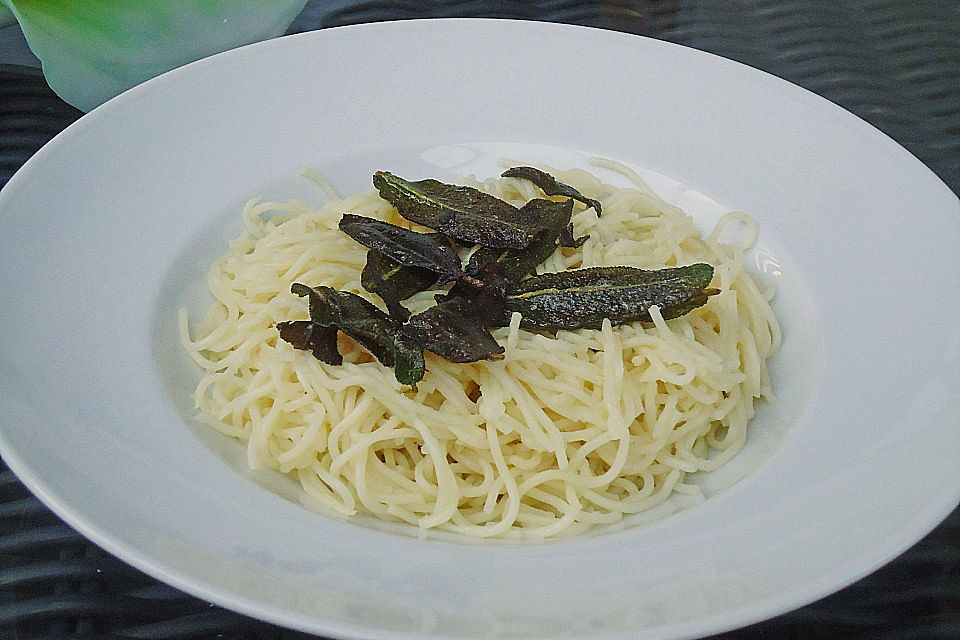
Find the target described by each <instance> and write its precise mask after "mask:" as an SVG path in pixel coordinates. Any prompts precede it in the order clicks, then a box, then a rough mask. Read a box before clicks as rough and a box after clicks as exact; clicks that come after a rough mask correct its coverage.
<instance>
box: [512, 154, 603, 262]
mask: <svg viewBox="0 0 960 640" xmlns="http://www.w3.org/2000/svg"><path fill="white" fill-rule="evenodd" d="M500 175H501V176H503V177H504V178H523V179H525V180H529V181H530V182H532V183H533V184H535V185H537V186H538V187H540V190H541V191H543V192H544V193H545V194H547V195H548V196H566V197H568V198H573V199H574V200H578V201H580V202H582V203H583V204H585V205H587V206H588V207H593V209H594V211H596V212H597V215H598V216H599V215H600V203H599V202H598V201H597V200H594V199H593V198H588V197H586V196H584V195H583V194H581V193H580V192H579V191H577V190H576V189H574V188H573V187H571V186H570V185H568V184H564V183H562V182H560V181H559V180H557V179H556V178H554V177H553V176H552V175H550V174H549V173H547V172H546V171H541V170H540V169H536V168H534V167H511V168H510V169H507V170H506V171H504V172H503V173H502V174H500ZM564 246H566V245H564Z"/></svg>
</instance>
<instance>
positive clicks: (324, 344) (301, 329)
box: [277, 320, 343, 364]
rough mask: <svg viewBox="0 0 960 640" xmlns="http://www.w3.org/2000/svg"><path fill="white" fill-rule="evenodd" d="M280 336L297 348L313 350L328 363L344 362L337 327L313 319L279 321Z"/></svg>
mask: <svg viewBox="0 0 960 640" xmlns="http://www.w3.org/2000/svg"><path fill="white" fill-rule="evenodd" d="M277 329H278V330H279V331H280V337H281V338H283V339H284V340H286V341H287V342H289V343H290V344H292V345H293V346H294V347H296V348H297V349H303V350H304V351H311V352H313V355H314V357H316V358H317V360H320V361H322V362H326V363H327V364H343V356H341V355H340V352H339V351H338V350H337V328H336V327H333V326H331V327H324V326H322V325H319V324H317V323H315V322H313V321H312V320H296V321H294V322H279V323H277Z"/></svg>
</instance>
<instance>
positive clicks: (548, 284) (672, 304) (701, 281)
mask: <svg viewBox="0 0 960 640" xmlns="http://www.w3.org/2000/svg"><path fill="white" fill-rule="evenodd" d="M712 278H713V267H712V266H710V265H708V264H703V263H698V264H692V265H689V266H686V267H676V268H672V269H658V270H653V271H646V270H643V269H635V268H633V267H591V268H588V269H575V270H572V271H560V272H558V273H545V274H543V275H539V276H534V277H532V278H528V279H527V280H524V281H523V282H521V283H520V284H519V285H517V286H516V287H514V288H513V290H511V291H510V292H509V294H508V295H507V300H506V308H507V311H509V312H514V311H517V312H519V313H520V314H521V316H523V324H524V326H526V327H533V328H540V329H581V328H587V329H599V328H600V326H601V324H602V323H603V319H604V318H609V319H610V322H611V323H613V324H614V325H618V324H623V323H625V322H633V321H637V320H642V321H648V322H649V321H650V319H651V318H650V313H649V310H650V307H652V306H654V305H656V306H657V307H658V308H660V309H661V310H662V313H663V315H664V317H669V318H674V317H678V316H679V315H682V314H683V313H687V312H689V311H691V310H693V309H695V308H697V307H699V306H702V305H703V304H705V303H706V301H707V298H708V297H709V296H710V295H712V294H713V293H716V290H714V289H706V287H707V286H708V285H709V284H710V280H711V279H712Z"/></svg>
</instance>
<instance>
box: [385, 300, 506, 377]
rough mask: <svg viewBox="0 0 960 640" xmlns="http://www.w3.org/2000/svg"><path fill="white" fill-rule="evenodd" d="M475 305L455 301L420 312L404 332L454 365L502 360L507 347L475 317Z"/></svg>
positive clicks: (409, 322) (404, 326) (448, 301)
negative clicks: (501, 344) (472, 310)
mask: <svg viewBox="0 0 960 640" xmlns="http://www.w3.org/2000/svg"><path fill="white" fill-rule="evenodd" d="M470 306H471V302H470V301H469V300H467V299H465V298H459V297H458V298H451V299H449V300H446V301H445V302H441V303H440V304H438V305H435V306H432V307H430V308H429V309H427V310H426V311H424V312H423V313H418V314H416V315H414V316H413V317H411V318H410V320H409V321H408V322H407V324H405V325H403V327H402V328H401V329H400V331H401V332H402V333H403V334H405V335H406V336H407V337H409V338H411V339H412V340H415V341H416V342H417V343H419V344H421V345H423V347H424V348H425V349H427V350H428V351H432V352H433V353H435V354H437V355H438V356H442V357H444V358H446V359H447V360H449V361H450V362H476V361H477V360H499V359H500V358H502V357H503V347H501V346H500V344H499V343H497V341H496V340H495V339H494V337H493V336H492V335H490V332H489V331H488V330H487V328H486V327H485V326H484V325H483V324H482V323H481V322H480V321H479V320H478V319H477V318H475V317H474V316H473V314H472V313H471V310H470Z"/></svg>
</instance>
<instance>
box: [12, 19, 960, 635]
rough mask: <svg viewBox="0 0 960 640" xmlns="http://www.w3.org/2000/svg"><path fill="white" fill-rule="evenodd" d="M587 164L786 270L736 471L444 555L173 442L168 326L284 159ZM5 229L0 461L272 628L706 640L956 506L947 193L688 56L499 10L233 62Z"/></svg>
mask: <svg viewBox="0 0 960 640" xmlns="http://www.w3.org/2000/svg"><path fill="white" fill-rule="evenodd" d="M584 153H592V154H599V155H604V156H607V157H611V158H615V159H619V160H625V161H628V162H631V163H634V164H636V165H639V166H642V167H645V168H646V169H647V170H649V172H656V173H657V174H660V175H663V176H669V177H670V178H671V179H673V180H675V181H677V182H676V183H671V182H669V181H668V180H663V181H661V182H660V183H659V184H660V185H661V187H665V188H667V189H668V191H669V193H667V194H666V195H668V196H669V197H671V198H673V199H676V200H679V201H682V202H685V203H686V204H687V205H689V206H691V208H692V209H693V210H694V211H695V213H697V214H698V216H699V220H700V222H701V223H703V224H708V223H709V221H710V220H709V218H710V216H712V215H715V214H716V212H717V211H718V210H719V209H718V208H717V206H715V205H712V204H711V203H710V201H709V200H707V199H699V197H698V196H697V193H704V194H708V195H709V196H711V197H712V198H714V199H715V200H716V201H717V202H720V203H722V204H723V205H724V207H729V208H736V209H742V210H746V211H749V212H751V213H752V214H753V215H754V216H755V217H756V218H757V220H758V221H759V224H760V229H761V234H762V238H763V244H762V245H761V247H760V249H759V250H758V251H757V252H755V254H754V256H753V257H754V258H755V259H756V264H755V266H756V268H758V269H759V270H761V271H766V272H767V273H768V275H769V276H776V274H777V273H780V274H782V275H780V276H779V278H780V287H781V290H780V293H779V294H778V298H777V311H778V313H779V314H780V316H781V319H782V321H783V325H784V329H785V333H786V336H787V337H786V342H785V344H784V350H783V352H782V353H781V354H780V356H778V358H777V361H776V362H775V363H774V370H773V375H774V384H775V388H776V390H777V391H778V393H779V395H780V402H778V403H777V404H775V405H771V406H769V407H767V408H765V409H764V411H763V413H762V414H761V415H760V416H758V419H757V421H756V423H755V424H754V425H753V427H752V429H753V431H752V435H751V438H752V439H753V440H752V442H753V443H760V444H752V447H753V448H752V449H748V450H747V451H745V452H744V454H741V456H739V457H738V459H737V460H736V461H734V463H732V464H733V467H732V469H734V471H733V474H734V477H733V478H732V479H736V477H737V476H738V474H739V476H745V477H744V478H743V479H742V480H741V481H739V482H737V483H736V484H734V485H733V486H732V487H730V488H727V489H726V490H724V491H722V492H720V493H718V494H716V495H712V496H711V497H710V498H708V499H707V500H706V501H705V502H704V503H703V504H701V505H698V506H695V507H693V508H691V509H688V510H685V511H683V512H681V513H679V514H677V515H673V516H670V517H667V518H665V519H662V520H659V521H657V522H655V523H648V524H640V525H636V526H632V527H620V528H618V529H617V530H614V531H607V532H605V533H601V534H598V535H593V536H587V537H583V538H579V539H574V540H568V541H562V542H553V543H547V544H541V545H529V544H528V545H516V544H515V545H503V544H500V545H497V544H494V545H477V544H462V543H456V542H443V541H436V540H432V539H422V538H417V537H415V536H403V535H396V533H395V532H394V531H391V530H390V528H389V527H387V528H383V527H381V528H379V529H373V528H365V527H361V526H357V525H356V524H353V523H349V522H340V521H336V520H333V519H330V518H326V517H323V516H319V515H316V514H314V513H311V512H308V511H306V510H305V509H303V508H301V507H299V506H298V505H296V504H295V503H293V502H291V501H288V500H286V499H284V498H282V497H280V496H278V495H277V494H276V493H275V492H273V491H271V490H267V489H265V488H264V487H263V486H261V484H260V483H259V482H263V481H264V480H263V478H251V477H249V476H248V475H247V476H245V475H244V474H242V473H240V472H238V471H237V470H236V469H234V468H233V467H232V466H231V465H230V464H229V463H227V462H225V461H224V460H225V459H229V457H230V455H231V454H230V451H231V449H230V447H229V446H227V443H225V442H223V441H222V440H218V439H217V438H212V437H208V434H205V432H202V431H200V430H199V429H197V428H195V427H194V426H193V425H192V424H191V422H190V421H189V420H188V419H187V417H186V416H187V414H188V413H189V399H188V398H187V395H188V394H189V392H190V390H191V388H192V385H193V383H194V381H195V379H196V372H194V371H192V370H191V369H190V368H189V366H187V365H185V364H184V357H183V356H182V354H181V352H180V349H179V347H178V346H177V344H176V337H175V323H174V314H175V308H176V306H178V305H179V304H181V303H187V304H194V305H196V304H197V300H198V298H197V296H196V291H197V290H198V288H199V287H200V286H201V284H200V281H201V277H202V274H203V272H204V270H205V269H206V267H207V265H208V263H209V261H210V260H211V259H212V258H213V257H214V256H215V255H217V254H218V253H220V252H221V251H222V250H223V249H224V241H225V239H227V238H229V237H231V236H232V235H234V234H236V233H237V232H238V230H239V228H240V221H239V215H238V212H239V206H240V204H241V203H242V202H243V201H244V200H245V199H246V198H247V197H249V196H252V195H263V196H266V197H285V196H291V195H293V196H301V197H310V198H313V199H314V200H316V201H318V202H319V201H320V200H321V199H320V196H319V194H318V193H317V192H316V191H311V190H309V189H307V188H306V187H305V186H304V185H303V184H301V183H297V182H296V180H295V178H294V176H295V173H296V171H297V169H298V168H300V167H301V166H303V165H309V166H312V167H314V168H316V169H318V170H320V171H322V172H324V173H326V174H327V175H328V176H330V178H331V179H332V180H333V182H334V183H336V184H337V185H338V186H339V187H340V188H341V189H343V190H344V191H345V192H350V191H354V190H357V189H360V188H363V187H365V186H366V185H367V184H369V182H368V181H369V176H370V174H371V173H372V172H373V171H374V170H375V169H380V168H389V169H391V170H394V171H397V172H406V173H408V174H410V175H421V176H427V175H432V176H436V177H450V176H451V175H454V174H457V173H462V172H464V171H469V170H477V171H479V172H492V171H493V170H494V169H495V167H494V165H493V157H494V156H495V155H508V156H509V155H512V156H515V157H517V156H519V157H521V159H523V160H528V161H543V160H547V161H551V162H552V163H553V164H557V165H565V164H566V165H571V164H582V163H583V158H584V157H585V156H584ZM648 175H654V174H653V173H648ZM671 184H672V185H673V186H672V187H671V186H670V185H671ZM678 184H679V186H678ZM0 222H2V224H0V229H2V230H3V231H2V234H0V335H2V336H3V340H2V341H0V370H2V371H3V376H2V377H0V452H2V455H3V457H4V459H5V460H6V461H7V463H8V464H9V465H10V466H11V467H12V468H13V469H14V471H15V472H16V473H17V474H18V475H19V476H20V477H21V478H22V479H23V480H24V482H26V484H27V485H28V486H29V487H30V488H31V489H32V490H33V491H34V492H35V493H36V494H37V495H38V496H40V498H41V499H43V500H44V501H45V502H46V503H47V504H48V505H49V506H50V507H51V508H53V509H54V511H56V512H57V513H58V514H59V515H61V516H62V517H63V518H65V519H66V520H67V521H68V522H69V523H70V524H72V525H73V526H75V527H76V528H78V529H79V530H80V531H81V532H83V533H84V534H85V535H87V536H89V537H90V538H91V539H92V540H94V541H95V542H97V543H98V544H100V545H102V546H103V547H105V548H106V549H107V550H109V551H111V552H113V553H115V554H116V555H118V556H119V557H121V558H123V559H124V560H126V561H128V562H130V563H131V564H133V565H135V566H137V567H140V568H141V569H143V570H145V571H147V572H149V573H151V574H152V575H154V576H156V577H158V578H160V579H162V580H164V581H166V582H169V583H171V584H173V585H176V586H178V587H180V588H182V589H184V590H186V591H189V592H191V593H193V594H196V595H198V596H200V597H203V598H206V599H209V600H211V601H213V602H216V603H219V604H222V605H224V606H227V607H230V608H233V609H236V610H238V611H242V612H244V613H247V614H250V615H253V616H257V617H259V618H263V619H265V620H270V621H273V622H277V623H280V624H284V625H288V626H291V627H296V628H300V629H303V630H307V631H313V632H317V633H322V634H327V635H331V636H338V637H365V638H374V637H377V638H383V637H405V638H415V637H423V638H427V637H429V638H434V637H481V636H523V637H528V638H529V637H547V636H558V635H564V636H596V637H604V638H616V637H623V638H627V637H629V638H680V637H694V636H698V635H702V634H707V633H710V632H716V631H720V630H723V629H728V628H732V627H735V626H739V625H744V624H747V623H750V622H754V621H757V620H760V619H762V618H765V617H768V616H772V615H775V614H778V613H781V612H783V611H786V610H788V609H791V608H794V607H797V606H800V605H802V604H804V603H807V602H809V601H811V600H814V599H815V598H818V597H820V596H822V595H825V594H827V593H829V592H830V591H833V590H835V589H838V588H840V587H842V586H844V585H846V584H848V583H850V582H851V581H853V580H855V579H857V578H859V577H860V576H863V575H864V574H866V573H868V572H870V571H872V570H874V569H876V568H877V567H879V566H880V565H881V564H883V563H884V562H886V561H888V560H889V559H891V558H892V557H894V556H895V555H897V554H898V553H900V552H902V551H903V550H905V549H906V548H907V547H908V546H910V545H911V544H912V543H913V542H915V541H916V540H918V539H919V538H920V537H922V536H923V535H924V534H925V533H926V532H928V531H929V530H930V529H931V528H932V527H933V526H934V525H935V524H936V523H937V522H939V521H940V520H941V519H942V518H943V517H945V516H946V515H947V514H948V513H949V512H950V511H951V509H953V508H954V507H955V505H956V504H957V502H958V497H960V484H958V483H960V466H958V465H960V463H958V460H960V429H958V424H957V422H958V415H960V367H958V360H960V358H958V353H960V331H958V329H960V320H958V310H960V287H957V284H956V278H957V275H958V272H960V205H958V201H957V198H956V197H955V196H954V195H953V194H952V193H951V192H950V191H949V190H948V189H947V188H946V187H945V186H944V185H943V183H941V182H940V181H939V180H938V179H937V178H936V177H935V176H934V175H933V174H932V173H931V172H930V171H929V170H927V169H926V168H925V167H924V166H923V165H922V164H921V163H920V162H918V161H917V160H916V159H915V158H913V157H912V156H911V155H910V154H908V153H907V152H906V151H905V150H904V149H903V148H901V147H900V146H898V145H897V144H895V143H894V142H892V141H891V140H890V139H889V138H887V137H885V136H884V135H882V134H881V133H879V132H878V131H876V130H875V129H873V128H871V127H870V126H868V125H866V124H865V123H863V122H862V121H860V120H858V119H857V118H855V117H854V116H852V115H850V114H849V113H847V112H846V111H843V110H842V109H840V108H838V107H836V106H834V105H832V104H830V103H828V102H827V101H825V100H822V99H820V98H818V97H816V96H814V95H813V94H810V93H808V92H806V91H803V90H801V89H799V88H797V87H795V86H793V85H790V84H788V83H786V82H783V81H781V80H779V79H777V78H774V77H772V76H769V75H766V74H764V73H761V72H759V71H756V70H753V69H750V68H747V67H744V66H742V65H739V64H736V63H733V62H730V61H728V60H724V59H721V58H717V57H714V56H711V55H708V54H705V53H702V52H699V51H695V50H692V49H687V48H683V47H679V46H675V45H671V44H666V43H663V42H658V41H655V40H648V39H645V38H639V37H634V36H629V35H624V34H619V33H613V32H606V31H597V30H591V29H585V28H579V27H570V26H559V25H552V24H538V23H530V22H509V21H493V20H483V21H480V20H471V21H466V20H441V21H413V22H402V23H386V24H375V25H367V26H358V27H346V28H340V29H332V30H329V31H321V32H315V33H308V34H303V35H299V36H294V37H290V38H283V39H280V40H275V41H271V42H267V43H263V44H259V45H254V46H251V47H246V48H243V49H239V50H236V51H232V52H228V53H226V54H222V55H219V56H215V57H213V58H210V59H207V60H203V61H200V62H198V63H196V64H192V65H189V66H187V67H185V68H183V69H179V70H176V71H173V72H171V73H169V74H166V75H164V76H162V77H160V78H158V79H156V80H153V81H151V82H148V83H146V84H145V85H143V86H141V87H138V88H136V89H134V90H132V91H130V92H128V93H126V94H124V95H122V96H120V97H119V98H117V99H115V100H112V101H110V102H109V103H107V104H106V105H104V106H103V107H101V108H99V109H97V110H96V111H94V112H93V113H91V114H89V115H88V116H86V117H84V118H82V119H81V120H80V121H79V122H77V123H76V124H74V125H73V126H71V127H70V128H69V129H68V130H67V131H65V132H64V133H62V134H61V135H59V136H58V137H57V138H56V139H55V140H54V141H53V142H51V143H50V144H49V145H47V146H46V147H45V148H44V149H42V150H41V151H40V152H39V153H38V154H37V155H36V156H35V157H34V158H33V159H32V160H31V161H30V162H29V163H27V165H26V166H25V167H24V168H23V169H22V170H21V171H20V172H19V173H18V174H17V175H16V176H15V177H14V179H13V180H12V181H11V182H10V183H9V184H8V186H7V187H6V188H5V189H4V190H3V192H2V194H0ZM252 480H257V482H254V481H252Z"/></svg>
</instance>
